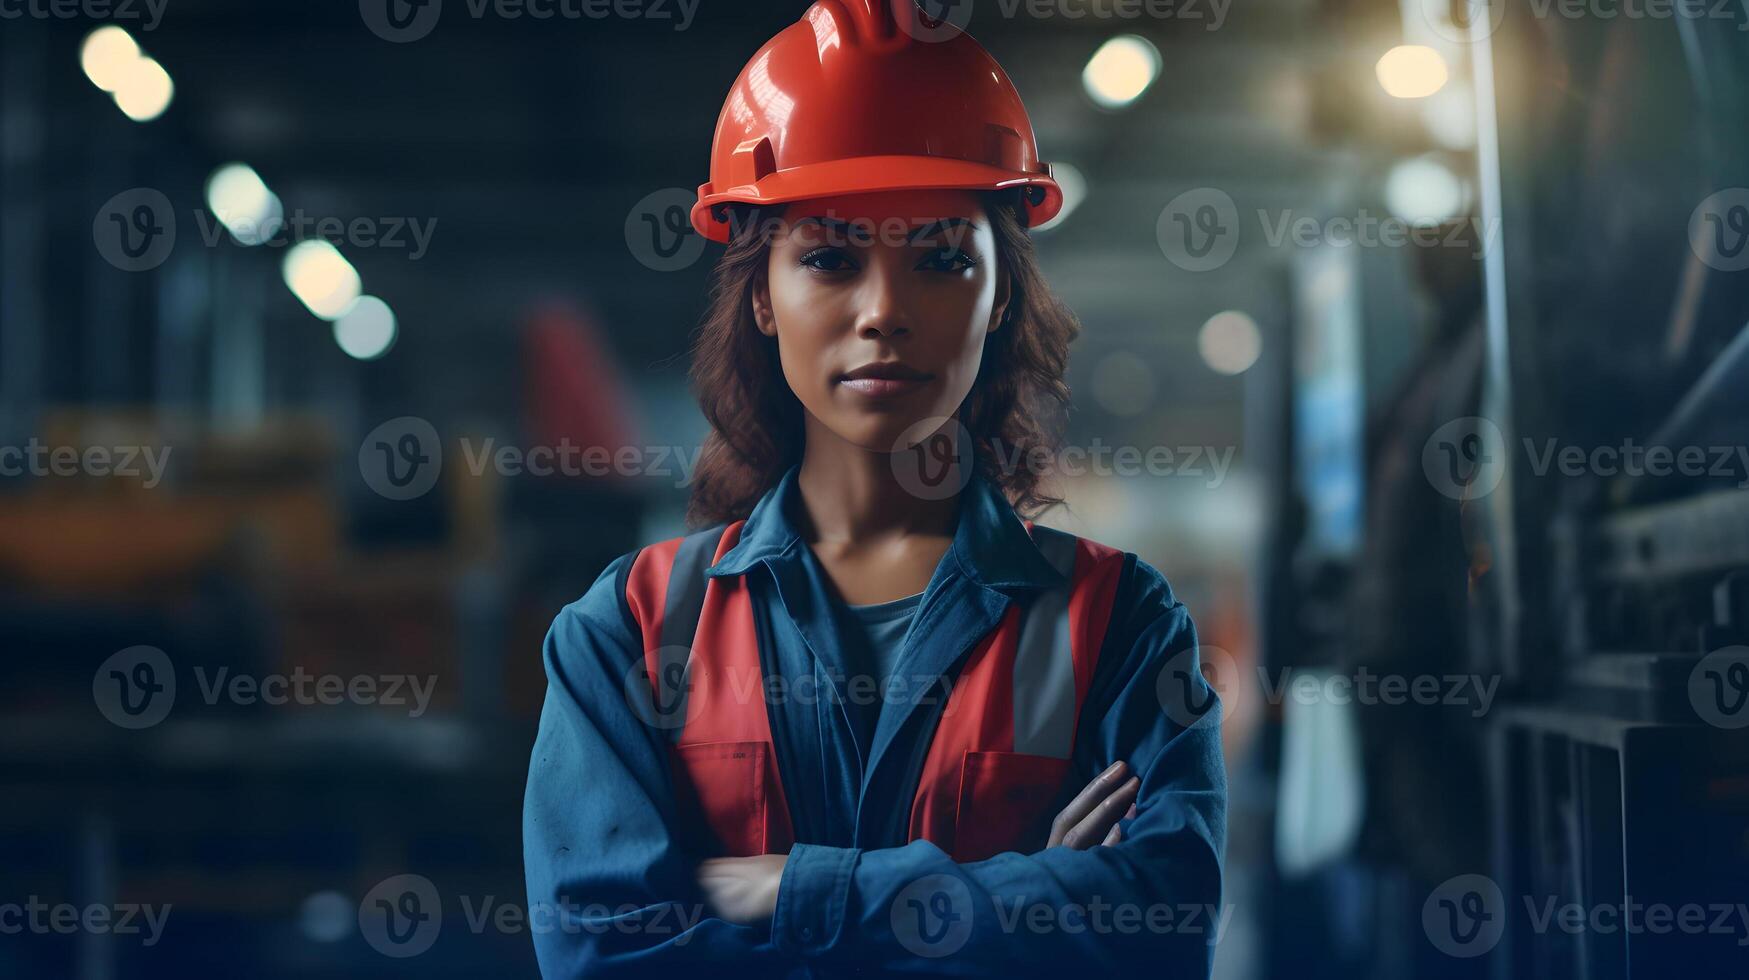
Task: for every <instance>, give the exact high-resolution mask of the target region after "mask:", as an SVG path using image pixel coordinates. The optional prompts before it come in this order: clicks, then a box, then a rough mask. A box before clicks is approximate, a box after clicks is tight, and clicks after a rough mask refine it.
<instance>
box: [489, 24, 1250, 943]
mask: <svg viewBox="0 0 1749 980" xmlns="http://www.w3.org/2000/svg"><path fill="white" fill-rule="evenodd" d="M895 14H897V15H898V16H897V17H896V16H895ZM906 17H910V18H912V19H910V20H904V19H903V18H906ZM1060 206H1061V192H1060V191H1059V190H1058V188H1057V186H1056V184H1055V182H1054V181H1052V180H1051V178H1050V175H1049V168H1048V167H1046V166H1045V165H1043V164H1041V163H1039V161H1038V158H1037V153H1036V150H1035V147H1034V143H1033V134H1032V126H1031V123H1030V122H1029V121H1028V119H1027V117H1026V113H1025V109H1024V108H1023V107H1022V106H1021V103H1020V99H1019V96H1018V94H1017V93H1016V92H1015V90H1014V88H1013V85H1012V84H1011V83H1010V82H1009V81H1008V78H1007V76H1006V75H1005V74H1004V73H1003V72H1002V70H1001V68H1000V67H998V66H997V65H996V63H995V62H994V61H993V60H992V59H991V58H990V57H989V55H988V54H987V53H986V52H984V50H983V49H982V48H981V47H979V46H978V45H977V43H976V42H974V41H973V40H972V39H971V38H970V37H969V36H967V35H965V34H963V33H961V32H959V31H957V30H956V29H954V28H952V27H951V25H934V24H928V23H923V22H921V21H919V20H917V19H916V18H915V12H914V11H913V9H912V8H911V7H910V5H909V2H908V0H906V2H899V3H892V4H891V5H889V3H888V0H821V2H819V3H816V4H815V5H814V6H813V7H811V8H810V9H809V10H808V12H807V13H806V14H805V15H804V17H803V19H802V20H801V21H800V22H798V23H797V24H796V25H794V26H792V27H790V28H789V29H787V30H785V31H784V32H782V33H780V34H779V35H778V36H777V37H776V38H774V39H773V40H772V41H771V42H769V43H768V44H767V45H766V46H765V47H764V48H762V49H761V50H760V51H759V52H758V53H757V54H756V55H755V56H754V59H753V60H752V61H751V62H750V63H749V64H748V66H747V68H746V69H745V70H744V71H743V72H742V75H741V78H740V79H739V80H738V81H737V82H736V85H735V88H734V89H733V90H732V91H731V93H730V96H729V100H728V102H727V104H726V105H725V106H724V110H723V115H722V118H721V120H720V121H719V123H718V128H717V134H716V140H715V147H714V152H713V156H712V162H711V180H710V181H709V182H708V183H706V184H705V185H704V186H703V187H701V188H700V198H699V202H698V205H697V206H696V207H695V209H694V211H693V216H692V217H693V224H694V227H695V228H696V229H697V230H698V231H699V232H700V233H701V234H704V235H706V236H707V237H709V238H712V239H714V240H717V241H720V242H725V243H726V244H727V251H726V252H725V254H724V255H723V257H722V259H721V260H720V262H719V265H718V267H717V270H716V278H715V287H714V290H713V299H712V308H711V310H710V312H709V314H708V315H707V317H706V318H705V321H704V325H703V327H702V329H701V331H700V333H699V335H698V339H697V343H696V346H695V349H694V368H693V376H694V381H695V386H696V388H697V391H698V394H699V396H700V400H701V403H702V406H703V409H704V411H705V414H706V416H707V417H708V418H709V420H710V422H711V424H712V429H713V432H712V434H711V437H710V442H709V444H708V445H707V446H706V450H705V454H704V457H703V461H702V463H701V465H700V468H699V470H698V473H697V475H696V477H695V484H694V488H693V493H692V509H691V515H690V517H691V521H690V523H691V524H692V525H693V526H694V527H700V528H702V529H701V530H698V531H695V532H693V533H691V534H688V535H686V536H684V537H682V538H675V539H672V540H669V541H664V542H659V543H657V544H652V545H650V546H648V547H645V548H641V549H639V550H638V551H636V552H633V553H631V554H627V555H624V556H622V557H621V558H619V559H618V560H616V561H615V562H613V563H612V564H611V565H610V566H609V567H608V568H607V569H606V570H605V571H604V572H603V573H602V574H601V576H600V578H599V579H597V581H596V582H595V584H594V585H593V586H592V587H591V588H590V589H589V591H588V593H587V594H586V595H584V596H583V598H582V599H580V600H578V601H577V602H576V603H573V604H572V605H570V606H568V607H566V608H565V609H564V610H563V611H562V612H561V613H560V614H559V616H558V618H557V619H556V620H555V621H554V623H553V627H552V630H551V632H550V633H549V635H548V637H547V641H546V646H545V651H544V658H545V663H546V669H547V674H548V692H547V700H546V705H545V709H544V711H543V713H542V717H541V727H540V734H539V737H538V740H537V742H536V745H535V748H534V752H533V757H532V760H531V764H530V770H529V783H528V795H527V800H526V806H525V816H524V848H525V859H526V863H527V875H528V886H529V901H530V903H531V908H530V911H531V920H530V921H531V924H538V923H540V922H542V921H546V922H548V923H550V927H548V928H538V927H537V928H535V929H534V932H535V934H536V935H535V940H536V949H537V952H538V953H539V956H540V962H541V967H542V970H543V972H544V973H546V974H547V975H549V976H574V975H580V974H584V975H601V974H632V975H644V974H652V975H654V974H658V973H662V974H672V973H675V972H676V971H683V970H691V969H697V970H709V971H711V972H712V973H713V974H721V973H725V972H726V973H729V974H731V975H757V976H775V975H784V974H787V973H813V974H825V975H831V974H837V973H856V974H858V975H869V974H881V973H889V972H890V973H915V972H920V971H922V972H939V973H951V974H956V975H996V974H1005V975H1014V974H1017V973H1018V974H1023V975H1027V974H1032V973H1036V972H1040V971H1045V970H1061V969H1064V968H1070V967H1081V968H1085V967H1095V968H1098V967H1107V968H1115V967H1129V968H1132V969H1135V968H1147V969H1149V970H1150V971H1159V970H1162V969H1164V970H1165V971H1166V972H1167V974H1168V975H1171V976H1204V975H1206V974H1207V973H1208V971H1209V968H1210V963H1211V960H1212V955H1213V943H1214V941H1215V938H1216V934H1215V926H1216V924H1217V923H1218V922H1222V921H1224V916H1221V915H1220V914H1219V911H1218V910H1219V905H1220V886H1221V882H1220V860H1221V857H1220V856H1221V851H1222V848H1223V845H1224V840H1225V814H1226V783H1225V776H1224V773H1223V770H1222V765H1221V757H1220V744H1219V738H1218V728H1217V724H1216V722H1217V721H1218V712H1210V713H1208V714H1206V715H1202V716H1200V717H1186V716H1185V713H1184V712H1183V711H1173V710H1169V709H1170V702H1171V701H1172V695H1171V694H1170V693H1169V688H1170V687H1171V685H1172V683H1174V682H1178V683H1183V684H1185V685H1188V686H1187V688H1186V690H1187V691H1189V690H1190V687H1189V686H1196V685H1202V678H1201V675H1200V673H1198V672H1197V671H1196V670H1195V669H1194V663H1195V659H1194V658H1195V647H1196V636H1195V630H1194V627H1193V626H1192V624H1191V621H1190V618H1189V615H1188V614H1187V612H1186V610H1185V608H1184V606H1183V605H1182V604H1180V603H1179V602H1177V601H1176V600H1175V599H1174V598H1173V595H1172V592H1171V589H1170V588H1169V587H1168V586H1167V584H1166V582H1165V580H1164V579H1163V578H1162V577H1161V575H1160V573H1159V572H1157V571H1156V570H1155V569H1153V568H1152V567H1150V566H1149V565H1147V564H1146V563H1145V562H1142V561H1140V560H1139V559H1137V558H1136V556H1135V555H1133V554H1130V553H1127V552H1123V551H1120V550H1117V549H1113V548H1109V547H1106V546H1104V545H1100V544H1097V543H1095V542H1092V541H1087V540H1084V539H1080V538H1076V537H1075V536H1073V535H1069V534H1066V533H1063V532H1060V531H1054V530H1051V529H1048V528H1045V527H1043V526H1039V525H1034V524H1033V523H1032V522H1031V521H1030V520H1023V519H1022V516H1021V515H1022V514H1023V513H1024V514H1028V515H1035V514H1036V513H1038V512H1039V511H1041V510H1043V509H1044V508H1045V507H1047V506H1049V505H1052V504H1055V503H1060V500H1059V499H1058V498H1054V497H1051V496H1049V494H1048V487H1047V486H1046V485H1045V483H1044V481H1043V479H1042V477H1043V474H1041V473H1040V472H1039V468H1038V466H1037V464H1038V462H1039V461H1040V460H1043V459H1049V458H1051V456H1050V451H1051V450H1052V449H1053V446H1052V443H1051V440H1050V436H1049V434H1048V433H1049V429H1050V426H1049V425H1048V424H1047V421H1046V420H1047V419H1048V418H1049V413H1050V412H1051V410H1053V409H1057V408H1061V407H1062V404H1063V402H1064V401H1065V400H1066V397H1067V388H1066V386H1065V385H1064V383H1063V373H1064V368H1065V365H1066V361H1067V348H1068V344H1069V342H1070V340H1072V339H1073V337H1074V336H1075V334H1076V332H1077V329H1078V328H1077V327H1076V325H1075V322H1074V319H1073V317H1072V316H1071V314H1069V312H1068V311H1067V310H1066V309H1064V308H1063V307H1062V306H1061V305H1060V304H1059V303H1057V302H1056V300H1054V299H1053V298H1052V297H1051V295H1050V293H1049V291H1048V289H1047V288H1046V286H1045V283H1044V280H1043V278H1042V276H1041V275H1040V273H1039V270H1038V267H1037V265H1036V263H1035V261H1034V258H1033V253H1032V248H1031V245H1030V241H1029V239H1028V237H1027V232H1026V228H1027V227H1028V226H1031V225H1034V224H1037V223H1039V222H1041V221H1044V220H1047V219H1048V218H1049V217H1050V216H1051V215H1052V214H1054V213H1055V212H1056V211H1057V210H1058V209H1059V208H1060ZM1169 662H1171V663H1173V664H1176V665H1179V666H1178V670H1177V675H1176V676H1174V675H1173V672H1172V671H1169V670H1167V665H1168V663H1169ZM1185 663H1189V664H1191V665H1192V667H1191V669H1190V670H1188V672H1186V671H1185V670H1184V669H1183V666H1182V665H1183V664H1185ZM1187 700H1188V702H1189V703H1192V704H1198V705H1201V706H1202V707H1204V708H1205V709H1206V708H1208V706H1210V705H1212V704H1214V701H1213V695H1212V692H1209V691H1207V689H1206V686H1202V687H1198V688H1197V689H1196V692H1195V693H1194V694H1193V695H1191V696H1189V697H1188V698H1187ZM1163 706H1164V707H1163ZM537 911H538V912H540V913H541V914H535V913H536V912H537Z"/></svg>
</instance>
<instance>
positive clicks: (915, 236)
mask: <svg viewBox="0 0 1749 980" xmlns="http://www.w3.org/2000/svg"><path fill="white" fill-rule="evenodd" d="M950 229H951V230H952V231H953V233H952V234H951V235H949V236H948V240H949V241H950V242H953V243H955V244H958V243H959V241H960V240H961V239H963V238H964V237H965V236H966V235H967V234H968V233H973V234H975V233H976V232H977V230H978V225H977V223H976V222H974V221H972V219H970V218H942V219H940V220H939V221H931V222H929V223H928V224H923V225H918V226H917V227H915V228H913V229H911V233H910V235H908V236H907V237H908V238H909V239H910V240H911V241H912V242H914V243H915V242H917V241H918V240H919V239H929V238H933V237H935V236H936V235H938V234H940V233H942V232H946V231H949V230H950Z"/></svg>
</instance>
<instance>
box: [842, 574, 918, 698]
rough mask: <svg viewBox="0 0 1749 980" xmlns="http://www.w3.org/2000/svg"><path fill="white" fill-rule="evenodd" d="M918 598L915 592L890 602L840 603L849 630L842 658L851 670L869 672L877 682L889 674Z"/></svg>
mask: <svg viewBox="0 0 1749 980" xmlns="http://www.w3.org/2000/svg"><path fill="white" fill-rule="evenodd" d="M922 601H923V593H921V592H919V593H917V594H916V595H908V596H906V597H904V598H903V599H894V600H893V601H891V602H876V603H871V604H870V605H866V606H851V605H846V606H844V608H845V609H846V610H848V611H849V612H850V614H851V615H849V616H848V617H845V620H844V621H845V623H846V626H847V627H848V630H849V633H850V635H849V636H846V637H845V641H846V642H847V643H849V644H850V649H849V650H847V651H846V653H847V654H848V655H849V656H848V657H847V658H846V660H847V661H848V662H849V663H850V664H852V665H853V666H852V667H851V670H852V671H858V672H865V673H868V674H870V675H871V676H873V677H874V679H875V682H876V683H877V684H883V682H884V681H885V680H886V679H887V678H888V677H890V676H892V673H893V668H894V667H895V666H896V665H897V663H898V660H899V650H900V649H901V648H902V647H903V646H904V644H905V634H906V633H908V632H910V629H911V621H912V620H914V619H916V618H917V606H918V604H919V603H921V602H922Z"/></svg>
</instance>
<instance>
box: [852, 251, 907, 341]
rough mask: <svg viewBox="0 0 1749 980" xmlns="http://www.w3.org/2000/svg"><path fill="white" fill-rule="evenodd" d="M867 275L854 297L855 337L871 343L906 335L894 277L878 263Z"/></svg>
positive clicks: (900, 291)
mask: <svg viewBox="0 0 1749 980" xmlns="http://www.w3.org/2000/svg"><path fill="white" fill-rule="evenodd" d="M868 272H869V274H868V275H867V276H866V277H865V280H864V283H863V289H862V295H861V296H859V297H858V300H859V301H860V309H859V310H858V312H857V317H856V334H857V336H859V337H863V338H866V339H870V340H872V339H874V338H876V337H889V338H891V337H896V336H899V335H901V334H906V333H909V332H910V331H911V324H910V315H909V313H908V312H907V311H906V304H905V299H904V293H903V289H902V287H901V286H900V284H899V283H898V282H897V281H896V280H897V278H898V276H897V273H895V272H893V271H890V270H886V269H883V268H881V266H880V264H879V263H875V264H871V266H870V268H869V270H868Z"/></svg>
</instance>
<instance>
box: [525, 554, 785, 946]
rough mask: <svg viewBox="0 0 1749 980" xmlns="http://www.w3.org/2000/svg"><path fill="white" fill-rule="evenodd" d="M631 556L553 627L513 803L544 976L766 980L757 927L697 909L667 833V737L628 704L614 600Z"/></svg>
mask: <svg viewBox="0 0 1749 980" xmlns="http://www.w3.org/2000/svg"><path fill="white" fill-rule="evenodd" d="M636 554H637V553H636V552H633V553H630V554H627V555H624V556H622V557H620V558H619V559H616V560H615V561H614V562H613V564H611V565H609V566H608V568H607V569H606V570H605V571H604V572H602V573H601V576H600V577H599V578H598V579H597V580H596V581H595V584H594V585H592V586H591V587H590V588H589V591H588V592H587V593H586V594H585V595H584V596H583V598H581V599H579V600H577V601H576V602H574V603H572V604H571V605H569V606H566V607H565V608H564V609H563V610H562V611H561V612H560V613H559V615H558V617H557V618H556V619H554V621H553V625H552V628H551V630H549V631H548V633H547V637H546V643H545V645H544V647H543V651H542V659H543V660H544V662H545V666H546V674H547V693H546V702H545V704H544V706H543V707H542V709H541V718H540V731H539V733H538V735H537V736H536V737H535V743H534V750H533V752H532V754H531V756H530V759H529V766H528V788H527V792H526V795H525V797H524V800H523V815H522V847H523V866H524V871H525V874H526V876H527V883H528V902H529V924H530V932H531V933H532V934H533V937H534V944H535V953H536V956H537V958H538V959H539V961H540V969H541V974H542V975H543V976H545V977H567V978H568V977H606V976H627V975H632V976H652V975H662V974H669V975H682V974H684V973H685V972H687V971H692V970H697V971H701V973H700V975H702V972H703V971H706V970H709V971H710V972H711V973H712V974H713V975H714V974H727V975H730V976H741V975H748V976H767V977H769V976H779V975H782V974H783V973H784V972H785V969H786V968H787V967H788V966H789V965H791V964H793V958H792V957H790V956H788V955H786V954H783V953H781V952H779V951H778V950H776V949H775V948H774V947H773V946H772V944H771V941H770V937H769V935H768V934H767V931H766V930H765V929H764V928H763V927H761V928H758V929H755V928H751V927H748V926H742V925H737V924H734V923H730V922H726V921H724V920H722V919H719V918H716V917H714V916H712V915H710V914H709V911H708V908H707V906H706V905H705V904H704V901H703V897H702V895H701V893H700V892H699V891H698V888H697V884H696V882H695V880H694V878H693V871H694V864H695V862H694V861H693V860H691V859H690V858H689V857H688V856H687V855H686V854H685V853H684V851H683V850H682V848H681V847H680V846H679V844H678V842H677V840H676V838H675V835H674V833H673V832H672V828H673V827H674V826H675V821H674V815H675V812H676V807H675V803H674V799H673V791H672V788H671V787H672V783H671V781H670V778H669V762H668V756H667V750H666V741H665V739H666V735H665V733H664V732H662V731H661V730H660V729H658V728H657V727H655V726H653V725H651V724H648V723H646V719H647V718H650V717H652V713H650V712H642V713H640V710H639V708H635V707H634V702H633V701H632V700H631V698H632V697H634V696H636V694H639V693H642V692H643V691H645V690H647V688H641V687H639V686H638V685H639V684H640V683H647V682H644V680H643V673H642V666H643V664H642V660H643V655H642V650H643V645H642V643H641V641H640V639H639V633H638V630H637V625H636V622H635V621H634V620H633V619H632V617H631V615H630V612H629V610H628V609H627V608H626V606H625V605H624V598H623V597H624V595H625V578H626V574H627V572H628V571H629V570H630V567H631V563H632V561H633V560H634V559H635V558H636Z"/></svg>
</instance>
